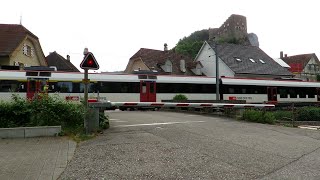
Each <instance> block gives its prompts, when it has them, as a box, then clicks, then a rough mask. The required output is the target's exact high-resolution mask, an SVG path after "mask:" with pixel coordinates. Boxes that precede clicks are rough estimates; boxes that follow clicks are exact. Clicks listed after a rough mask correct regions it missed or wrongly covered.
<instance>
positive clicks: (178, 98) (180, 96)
mask: <svg viewBox="0 0 320 180" xmlns="http://www.w3.org/2000/svg"><path fill="white" fill-rule="evenodd" d="M173 100H174V101H186V100H188V98H187V96H186V95H183V94H177V95H175V96H174V97H173Z"/></svg>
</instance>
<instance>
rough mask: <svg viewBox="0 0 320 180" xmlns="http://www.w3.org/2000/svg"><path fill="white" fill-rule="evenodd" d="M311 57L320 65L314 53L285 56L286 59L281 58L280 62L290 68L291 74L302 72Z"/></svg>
mask: <svg viewBox="0 0 320 180" xmlns="http://www.w3.org/2000/svg"><path fill="white" fill-rule="evenodd" d="M312 57H314V58H315V59H316V61H317V62H318V64H320V62H319V60H318V58H317V56H316V54H315V53H311V54H299V55H295V56H287V57H283V58H282V60H283V61H284V62H286V63H287V64H288V65H289V66H290V67H291V68H290V71H291V72H302V71H303V69H304V67H305V66H306V65H307V64H308V62H309V61H310V59H311V58H312Z"/></svg>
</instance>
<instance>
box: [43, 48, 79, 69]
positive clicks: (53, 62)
mask: <svg viewBox="0 0 320 180" xmlns="http://www.w3.org/2000/svg"><path fill="white" fill-rule="evenodd" d="M46 60H47V63H48V66H55V67H56V68H57V70H58V71H67V72H80V71H79V70H78V69H77V68H76V67H75V66H74V65H73V64H72V63H71V61H70V56H69V55H67V59H65V58H64V57H62V56H61V55H60V54H58V53H57V52H56V51H54V52H52V53H50V54H49V55H48V56H47V57H46Z"/></svg>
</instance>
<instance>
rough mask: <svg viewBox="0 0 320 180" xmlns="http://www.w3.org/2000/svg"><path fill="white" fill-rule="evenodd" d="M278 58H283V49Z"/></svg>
mask: <svg viewBox="0 0 320 180" xmlns="http://www.w3.org/2000/svg"><path fill="white" fill-rule="evenodd" d="M280 59H283V51H280Z"/></svg>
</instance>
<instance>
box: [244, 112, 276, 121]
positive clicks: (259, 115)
mask: <svg viewBox="0 0 320 180" xmlns="http://www.w3.org/2000/svg"><path fill="white" fill-rule="evenodd" d="M242 119H243V120H246V121H250V122H257V123H266V124H274V123H275V120H276V119H275V116H274V115H273V114H272V113H271V112H264V111H258V110H245V111H244V112H243V115H242Z"/></svg>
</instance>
